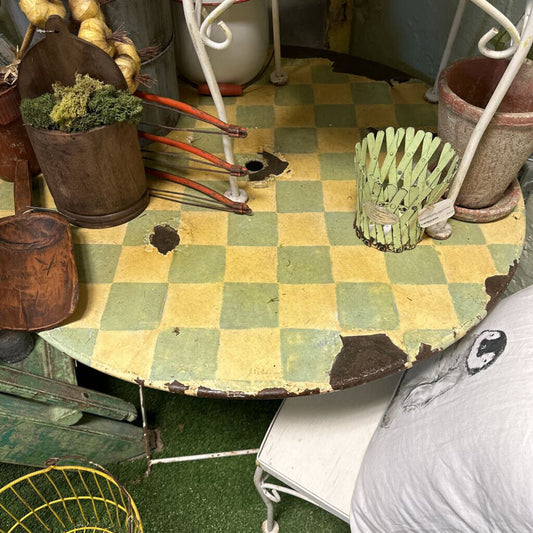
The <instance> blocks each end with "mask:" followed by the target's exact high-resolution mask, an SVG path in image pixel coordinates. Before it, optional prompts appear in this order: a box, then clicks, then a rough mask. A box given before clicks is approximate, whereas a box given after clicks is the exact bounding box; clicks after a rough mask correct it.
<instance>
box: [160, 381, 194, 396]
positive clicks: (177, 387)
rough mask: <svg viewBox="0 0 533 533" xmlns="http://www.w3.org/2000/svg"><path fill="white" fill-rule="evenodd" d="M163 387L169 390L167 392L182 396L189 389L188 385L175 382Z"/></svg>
mask: <svg viewBox="0 0 533 533" xmlns="http://www.w3.org/2000/svg"><path fill="white" fill-rule="evenodd" d="M165 387H166V388H167V389H168V390H169V392H174V393H175V394H183V393H184V392H185V391H186V390H187V389H188V388H189V386H188V385H184V384H183V383H180V382H179V381H176V380H174V381H172V382H171V383H165Z"/></svg>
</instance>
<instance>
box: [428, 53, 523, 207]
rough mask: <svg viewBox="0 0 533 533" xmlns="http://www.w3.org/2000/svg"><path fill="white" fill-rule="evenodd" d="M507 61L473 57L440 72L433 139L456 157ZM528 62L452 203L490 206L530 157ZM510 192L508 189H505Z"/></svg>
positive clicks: (491, 125)
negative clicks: (436, 132) (447, 145)
mask: <svg viewBox="0 0 533 533" xmlns="http://www.w3.org/2000/svg"><path fill="white" fill-rule="evenodd" d="M507 65H508V61H506V60H503V59H490V58H486V57H473V58H467V59H461V60H459V61H456V62H455V63H452V64H451V65H449V66H448V68H446V69H445V70H444V71H443V72H442V74H441V77H440V79H439V127H438V130H439V137H440V138H441V139H443V140H445V141H447V142H449V143H450V144H451V145H452V146H453V147H454V148H455V150H456V152H457V153H458V154H459V156H460V157H461V156H462V155H463V153H464V150H465V148H466V145H467V143H468V141H469V139H470V136H471V134H472V131H473V129H474V127H475V125H476V123H477V122H478V120H479V118H480V117H481V114H482V113H483V110H484V108H485V106H486V105H487V103H488V101H489V99H490V97H491V96H492V93H493V92H494V89H495V88H496V86H497V85H498V82H499V81H500V79H501V77H502V75H503V73H504V71H505V69H506V68H507ZM532 88H533V62H531V61H526V63H525V64H524V65H523V66H522V68H521V70H520V71H519V73H518V75H517V76H516V78H515V80H514V82H513V84H512V85H511V87H510V89H509V91H508V92H507V94H506V96H505V98H504V100H503V102H502V104H501V105H500V108H499V110H498V112H497V113H496V114H495V115H494V117H493V119H492V121H491V123H490V125H489V127H488V128H487V130H486V132H485V134H484V135H483V138H482V140H481V142H480V144H479V147H478V149H477V151H476V154H475V156H474V159H473V161H472V164H471V166H470V168H469V170H468V173H467V175H466V178H465V181H464V183H463V186H462V188H461V191H460V193H459V196H458V198H457V204H458V205H459V206H462V207H466V208H470V209H481V208H486V207H489V206H493V205H494V204H496V203H497V202H498V201H500V200H501V199H502V197H503V195H504V194H505V192H506V191H507V190H508V189H509V188H510V185H511V183H512V182H513V180H514V179H515V178H516V176H517V174H518V172H519V170H520V168H521V167H522V165H523V164H524V163H525V161H526V160H527V158H528V156H529V155H530V154H531V153H532V152H533V89H532ZM511 188H512V187H511Z"/></svg>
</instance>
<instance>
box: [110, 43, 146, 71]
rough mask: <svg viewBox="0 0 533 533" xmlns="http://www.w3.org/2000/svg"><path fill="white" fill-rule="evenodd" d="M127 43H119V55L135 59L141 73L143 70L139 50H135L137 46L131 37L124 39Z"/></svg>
mask: <svg viewBox="0 0 533 533" xmlns="http://www.w3.org/2000/svg"><path fill="white" fill-rule="evenodd" d="M124 40H125V42H117V43H116V44H115V46H116V49H117V55H119V56H121V55H124V56H129V57H131V58H132V59H133V61H134V62H135V65H136V68H137V70H138V71H139V72H140V70H141V58H140V57H139V53H138V52H137V48H135V44H134V43H133V41H132V40H131V39H130V38H129V37H125V38H124Z"/></svg>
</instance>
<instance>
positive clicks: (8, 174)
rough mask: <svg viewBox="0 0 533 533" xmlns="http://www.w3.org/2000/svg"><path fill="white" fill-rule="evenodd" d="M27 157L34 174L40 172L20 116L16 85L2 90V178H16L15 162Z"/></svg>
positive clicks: (0, 113)
mask: <svg viewBox="0 0 533 533" xmlns="http://www.w3.org/2000/svg"><path fill="white" fill-rule="evenodd" d="M17 159H25V160H27V161H29V163H30V171H31V173H32V174H33V175H35V174H38V173H39V164H38V163H37V158H36V157H35V153H34V152H33V148H32V146H31V143H30V140H29V138H28V135H27V134H26V131H25V130H24V126H23V125H22V118H21V116H20V96H19V93H18V89H17V87H16V85H14V86H13V87H9V88H7V89H4V90H3V91H1V92H0V178H1V179H4V180H6V181H14V179H15V163H16V161H17Z"/></svg>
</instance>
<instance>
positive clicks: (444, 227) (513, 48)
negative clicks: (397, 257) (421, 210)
mask: <svg viewBox="0 0 533 533" xmlns="http://www.w3.org/2000/svg"><path fill="white" fill-rule="evenodd" d="M470 1H471V2H473V3H474V4H476V5H477V6H478V7H480V8H481V9H482V10H483V11H485V13H487V14H488V15H489V16H490V17H491V18H493V19H494V20H495V21H496V22H498V23H499V24H500V25H501V26H502V27H503V28H504V29H505V30H506V31H507V32H508V33H509V35H510V37H511V44H510V46H509V47H508V48H507V49H506V50H500V51H496V50H492V49H490V48H488V46H487V44H488V42H489V41H490V40H491V39H492V38H494V37H495V36H496V35H497V34H498V29H497V28H492V29H490V30H489V31H488V32H487V33H486V34H485V35H483V36H482V37H481V39H480V40H479V43H478V48H479V51H480V52H481V53H482V54H483V55H484V56H486V57H492V58H508V57H511V56H512V59H511V61H510V62H509V65H508V66H507V69H506V70H505V72H504V74H503V76H502V78H501V80H500V82H499V83H498V86H497V87H496V89H495V91H494V93H493V95H492V97H491V99H490V100H489V102H488V104H487V106H486V107H485V110H484V111H483V114H482V115H481V118H480V119H479V122H478V123H477V124H476V127H475V128H474V131H473V132H472V136H471V137H470V140H469V142H468V144H467V146H466V149H465V152H464V155H463V157H462V159H461V162H460V163H459V168H458V170H457V175H456V176H455V179H454V181H453V184H452V186H451V188H450V192H449V193H448V198H449V199H451V200H452V201H453V203H455V201H456V200H457V196H458V194H459V191H460V189H461V186H462V185H463V182H464V179H465V177H466V174H467V172H468V169H469V168H470V165H471V163H472V159H473V158H474V155H475V153H476V150H477V148H478V146H479V143H480V141H481V138H482V137H483V134H484V133H485V130H486V129H487V127H488V125H489V123H490V121H491V120H492V118H493V116H494V114H495V113H496V111H497V110H498V107H499V106H500V104H501V103H502V100H503V98H504V96H505V94H506V93H507V91H508V90H509V87H510V86H511V84H512V83H513V80H514V79H515V77H516V75H517V73H518V71H519V70H520V67H521V66H522V64H523V63H524V61H525V59H526V57H527V55H528V53H529V50H530V49H531V46H532V45H533V16H532V14H533V0H527V2H526V5H525V10H524V15H523V17H522V18H521V20H520V22H519V23H518V27H516V26H514V24H513V23H512V22H511V21H510V20H509V19H508V18H507V17H506V16H505V15H504V14H503V13H501V12H500V11H498V10H497V9H496V8H495V7H494V6H493V5H492V4H491V3H490V2H488V1H487V0H470ZM465 2H466V0H459V5H458V7H457V11H456V13H455V18H454V21H453V24H452V28H451V30H450V34H449V37H448V42H447V44H446V48H445V50H444V54H443V57H442V60H441V64H440V68H439V75H440V71H441V70H442V69H443V68H444V67H445V66H446V65H447V63H448V59H449V57H450V52H451V49H452V46H453V43H454V41H455V37H456V35H457V31H458V29H459V24H460V22H461V18H462V16H463V12H464V7H465ZM439 75H437V81H436V82H435V84H438V78H439ZM436 86H437V85H435V86H434V87H433V89H432V90H430V91H428V93H426V97H427V98H428V100H430V101H436V99H437V97H436ZM427 233H428V234H429V235H430V236H432V237H436V238H441V239H442V238H447V237H449V236H450V235H451V227H450V225H449V224H448V223H447V221H444V222H440V223H439V224H436V225H435V226H431V227H429V228H428V229H427Z"/></svg>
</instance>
